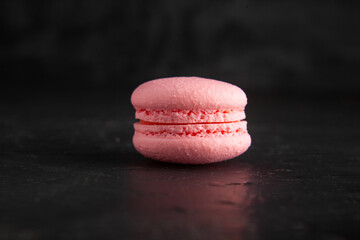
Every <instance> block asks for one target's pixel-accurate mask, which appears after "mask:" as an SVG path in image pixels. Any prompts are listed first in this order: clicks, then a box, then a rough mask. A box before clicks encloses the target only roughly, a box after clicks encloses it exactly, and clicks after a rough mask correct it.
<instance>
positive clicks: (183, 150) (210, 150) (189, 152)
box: [133, 132, 251, 164]
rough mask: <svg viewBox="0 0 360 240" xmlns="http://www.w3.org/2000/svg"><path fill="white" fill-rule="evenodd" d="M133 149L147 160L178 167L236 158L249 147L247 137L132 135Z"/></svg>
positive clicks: (240, 135) (239, 135)
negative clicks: (179, 164) (174, 164)
mask: <svg viewBox="0 0 360 240" xmlns="http://www.w3.org/2000/svg"><path fill="white" fill-rule="evenodd" d="M133 144H134V147H135V149H136V150H137V151H138V152H139V153H141V154H142V155H144V156H145V157H147V158H151V159H154V160H159V161H163V162H172V163H181V164H207V163H214V162H220V161H224V160H228V159H232V158H235V157H237V156H239V155H241V154H242V153H244V152H245V151H246V150H247V149H248V148H249V146H250V145H251V137H250V135H249V134H248V133H241V134H238V135H234V136H216V137H213V136H209V137H198V136H181V137H178V138H164V137H159V136H151V135H144V134H142V133H138V132H135V134H134V137H133Z"/></svg>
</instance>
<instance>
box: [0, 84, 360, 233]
mask: <svg viewBox="0 0 360 240" xmlns="http://www.w3.org/2000/svg"><path fill="white" fill-rule="evenodd" d="M71 96H73V97H71ZM74 96H76V97H74ZM248 96H249V105H248V108H247V115H248V121H249V132H250V133H251V136H252V138H253V145H252V147H251V148H250V149H249V151H248V152H247V153H245V154H244V155H242V156H240V157H238V158H236V159H234V160H230V161H227V162H223V163H218V164H213V165H206V166H182V165H170V164H164V163H158V162H154V161H152V160H148V159H144V158H143V157H142V156H140V155H139V154H137V153H136V152H135V151H134V149H133V147H132V144H131V137H132V133H133V129H132V122H133V110H132V109H131V106H130V103H129V96H121V95H119V94H117V93H116V92H114V91H112V92H110V91H104V90H98V92H97V93H95V92H92V93H86V92H83V93H81V94H79V93H76V94H69V93H66V94H65V93H57V94H55V95H54V94H48V95H47V96H45V95H44V96H41V95H38V94H32V95H30V94H27V95H22V97H21V100H19V99H17V98H16V97H15V95H14V96H13V97H12V98H8V99H7V100H6V101H1V102H0V112H1V117H0V131H1V134H0V146H1V148H0V160H1V161H0V184H1V185H0V186H1V194H0V239H337V240H338V239H359V237H360V230H359V228H358V227H359V225H360V148H359V146H360V140H359V135H360V131H359V127H358V123H359V122H360V115H359V114H358V106H359V102H360V101H359V98H358V97H340V96H336V97H332V98H327V97H319V96H318V97H317V98H310V97H309V96H298V97H295V96H281V97H266V96H259V95H255V94H254V95H253V94H248ZM23 99H27V100H23Z"/></svg>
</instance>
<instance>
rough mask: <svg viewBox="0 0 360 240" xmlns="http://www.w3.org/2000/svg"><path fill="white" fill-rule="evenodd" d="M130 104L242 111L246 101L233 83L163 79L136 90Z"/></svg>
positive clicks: (155, 107) (176, 78)
mask: <svg viewBox="0 0 360 240" xmlns="http://www.w3.org/2000/svg"><path fill="white" fill-rule="evenodd" d="M131 103H132V104H133V106H134V107H135V109H136V110H141V109H143V110H147V109H150V110H173V109H179V110H204V109H206V110H219V109H223V110H234V109H238V110H243V109H244V108H245V106H246V104H247V98H246V95H245V93H244V92H243V90H242V89H241V88H239V87H237V86H235V85H232V84H230V83H226V82H221V81H217V80H212V79H206V78H200V77H172V78H161V79H156V80H152V81H149V82H145V83H143V84H141V85H140V86H139V87H137V88H136V89H135V91H134V92H133V94H132V96H131Z"/></svg>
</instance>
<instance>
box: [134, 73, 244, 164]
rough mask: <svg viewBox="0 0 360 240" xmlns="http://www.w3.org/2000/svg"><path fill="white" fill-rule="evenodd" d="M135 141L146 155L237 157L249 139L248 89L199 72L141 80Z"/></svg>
mask: <svg viewBox="0 0 360 240" xmlns="http://www.w3.org/2000/svg"><path fill="white" fill-rule="evenodd" d="M131 103H132V104H133V106H134V108H135V110H136V114H135V117H136V119H139V120H140V122H137V123H135V124H134V128H135V134H134V137H133V143H134V147H135V149H136V150H137V151H138V152H140V153H141V154H142V155H144V156H145V157H147V158H151V159H155V160H159V161H164V162H173V163H183V164H206V163H213V162H220V161H224V160H228V159H232V158H235V157H237V156H239V155H240V154H242V153H244V152H245V151H246V150H247V149H248V148H249V146H250V144H251V138H250V135H249V134H248V132H247V122H246V121H245V120H244V119H245V112H244V109H245V106H246V104H247V98H246V95H245V93H244V92H243V91H242V90H241V89H240V88H239V87H237V86H235V85H232V84H230V83H225V82H221V81H217V80H212V79H206V78H200V77H172V78H161V79H156V80H152V81H149V82H146V83H143V84H141V85H140V86H138V87H137V88H136V89H135V90H134V92H133V94H132V96H131Z"/></svg>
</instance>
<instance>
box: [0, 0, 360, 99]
mask: <svg viewBox="0 0 360 240" xmlns="http://www.w3.org/2000/svg"><path fill="white" fill-rule="evenodd" d="M358 7H359V4H358V3H357V2H356V1H354V2H348V1H310V0H309V1H308V0H305V1H271V2H269V1H262V0H260V1H235V0H223V1H220V0H210V1H205V0H181V1H164V0H157V1H139V0H135V1H117V0H102V1H100V0H79V1H71V0H63V1H60V0H55V1H54V0H53V1H31V2H30V1H25V0H15V1H10V0H9V1H7V0H6V1H2V2H1V5H0V13H1V26H2V27H1V28H2V30H1V32H2V41H3V42H4V43H3V44H2V48H1V56H0V62H1V66H2V71H1V79H3V80H5V81H6V82H7V83H9V84H10V85H13V86H16V87H24V86H26V87H31V86H36V87H40V88H42V87H65V88H69V87H99V86H108V87H109V86H110V87H112V86H116V87H118V88H119V89H121V90H122V91H124V92H131V91H132V90H133V89H134V88H135V87H136V86H137V85H139V84H140V83H142V82H144V81H147V80H151V79H154V78H159V77H169V76H192V75H195V76H202V77H209V78H215V79H221V80H223V81H227V82H231V83H235V84H236V85H239V86H241V87H242V88H244V89H245V90H250V91H255V92H256V91H285V92H288V91H291V92H302V93H303V92H305V93H306V92H314V93H317V94H318V93H322V92H339V91H343V92H348V91H351V92H356V93H358V91H359V90H360V81H359V77H360V75H359V71H358V64H359V52H360V47H359V44H358V43H359V40H360V36H359V31H358V23H359V18H360V17H359V14H358Z"/></svg>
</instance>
